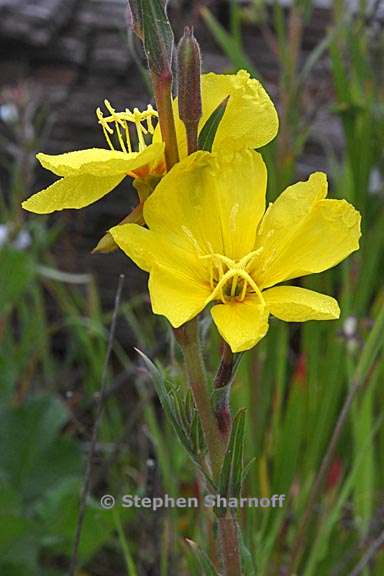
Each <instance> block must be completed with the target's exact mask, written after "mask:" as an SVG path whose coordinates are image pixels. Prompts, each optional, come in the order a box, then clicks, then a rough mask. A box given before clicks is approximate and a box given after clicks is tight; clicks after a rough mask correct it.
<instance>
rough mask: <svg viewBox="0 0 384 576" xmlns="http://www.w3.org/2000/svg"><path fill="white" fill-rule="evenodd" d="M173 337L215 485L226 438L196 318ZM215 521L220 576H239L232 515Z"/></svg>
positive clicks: (235, 526) (237, 537)
mask: <svg viewBox="0 0 384 576" xmlns="http://www.w3.org/2000/svg"><path fill="white" fill-rule="evenodd" d="M176 337H177V339H178V342H179V344H180V346H181V347H182V349H183V353H184V359H185V366H186V371H187V374H188V379H189V384H190V386H191V389H192V394H193V398H194V401H195V405H196V408H197V411H198V413H199V417H200V422H201V426H202V429H203V432H204V436H205V441H206V444H207V448H208V456H209V461H210V465H211V470H212V475H213V480H214V482H215V484H216V485H217V484H218V480H219V477H220V471H221V467H222V464H223V460H224V455H225V451H226V448H227V439H226V438H225V436H224V435H223V434H222V433H221V432H220V429H219V426H218V422H217V418H216V415H215V411H214V409H213V406H212V403H211V399H210V395H209V390H208V383H207V378H206V373H205V366H204V360H203V356H202V353H201V347H200V341H199V332H198V324H197V319H196V318H194V319H193V320H191V321H190V322H188V324H186V325H185V326H184V327H183V328H181V329H178V330H177V331H176ZM218 522H219V534H220V543H221V553H222V562H223V568H224V576H241V574H242V572H241V557H240V546H239V535H238V525H237V520H236V518H235V516H234V515H232V514H231V513H230V512H228V513H227V514H226V515H225V516H223V517H221V518H220V519H219V521H218Z"/></svg>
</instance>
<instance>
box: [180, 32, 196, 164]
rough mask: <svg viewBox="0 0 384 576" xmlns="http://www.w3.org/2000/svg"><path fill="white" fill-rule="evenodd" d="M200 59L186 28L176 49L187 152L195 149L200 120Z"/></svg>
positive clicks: (194, 39) (193, 40) (192, 38)
mask: <svg viewBox="0 0 384 576" xmlns="http://www.w3.org/2000/svg"><path fill="white" fill-rule="evenodd" d="M200 75H201V58H200V48H199V44H198V42H197V40H196V38H195V36H194V35H193V29H192V28H189V27H188V26H186V27H185V29H184V35H183V37H182V38H181V40H180V42H179V46H178V49H177V83H178V103H179V116H180V119H181V120H182V121H183V122H184V124H185V129H186V131H187V138H188V151H189V153H191V152H194V151H195V150H196V149H197V129H198V125H199V120H200V118H201V86H200Z"/></svg>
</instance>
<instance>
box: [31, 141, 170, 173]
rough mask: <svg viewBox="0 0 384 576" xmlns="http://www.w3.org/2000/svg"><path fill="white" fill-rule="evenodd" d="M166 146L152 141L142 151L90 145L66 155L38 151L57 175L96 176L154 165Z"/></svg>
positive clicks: (45, 165)
mask: <svg viewBox="0 0 384 576" xmlns="http://www.w3.org/2000/svg"><path fill="white" fill-rule="evenodd" d="M163 150H164V145H163V144H162V143H157V144H151V145H150V146H148V147H147V148H145V150H143V151H142V152H132V153H128V154H127V153H125V152H119V151H118V150H104V149H103V148H90V149H88V150H77V151H75V152H66V153H65V154H56V155H50V154H43V153H40V154H37V156H36V158H37V159H38V160H39V162H40V163H41V165H42V166H43V167H44V168H46V169H47V170H50V171H51V172H53V173H54V174H57V176H75V175H78V174H79V173H80V174H91V175H93V176H114V175H118V174H131V173H133V172H135V171H136V170H140V168H142V167H144V166H154V165H156V163H160V162H161V160H162V158H163Z"/></svg>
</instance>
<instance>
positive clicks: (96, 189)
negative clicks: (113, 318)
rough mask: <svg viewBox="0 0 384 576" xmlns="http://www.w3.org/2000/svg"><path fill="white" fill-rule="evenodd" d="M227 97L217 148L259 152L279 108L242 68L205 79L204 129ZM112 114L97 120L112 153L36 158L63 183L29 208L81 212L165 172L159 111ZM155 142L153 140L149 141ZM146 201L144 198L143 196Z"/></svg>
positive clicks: (181, 138) (181, 140) (180, 133)
mask: <svg viewBox="0 0 384 576" xmlns="http://www.w3.org/2000/svg"><path fill="white" fill-rule="evenodd" d="M227 96H229V97H230V98H229V102H228V105H227V108H226V111H225V113H224V116H223V118H222V121H221V123H220V125H219V128H218V131H217V133H216V137H215V141H214V144H213V150H215V151H216V150H221V151H223V152H227V151H234V150H239V149H244V148H259V147H260V146H264V145H265V144H267V143H268V142H269V141H270V140H272V138H274V137H275V135H276V133H277V129H278V118H277V113H276V110H275V108H274V106H273V103H272V101H271V100H270V98H269V96H268V94H267V93H266V91H265V90H264V88H263V87H262V85H261V84H260V82H258V81H257V80H254V79H251V78H250V77H249V74H248V73H247V72H245V71H244V70H242V71H240V72H238V73H237V74H235V75H223V74H205V75H203V76H202V107H203V114H202V119H201V122H200V128H202V127H203V126H204V124H205V122H206V121H207V120H208V118H209V116H210V115H211V114H212V112H213V111H214V110H215V108H216V107H217V106H218V104H220V102H222V101H223V100H224V98H226V97H227ZM105 106H106V108H107V110H108V115H107V116H104V115H103V113H102V112H101V110H100V109H98V110H97V117H98V121H99V124H100V125H101V127H102V129H103V132H104V136H105V139H106V141H107V144H108V146H109V149H101V148H91V149H88V150H78V151H75V152H67V153H65V154H58V155H50V154H37V159H38V160H39V162H40V163H41V164H42V166H43V167H44V168H46V169H47V170H50V171H51V172H53V173H54V174H56V175H57V176H60V177H61V179H60V180H58V181H57V182H55V183H54V184H52V185H51V186H49V187H48V188H46V189H45V190H42V191H40V192H38V193H36V194H34V195H33V196H31V198H29V199H28V200H26V201H25V202H23V204H22V206H23V208H24V209H25V210H29V211H30V212H35V213H37V214H49V213H51V212H54V211H56V210H63V209H65V208H83V207H84V206H88V205H89V204H92V203H93V202H96V201H97V200H99V199H101V198H103V197H104V196H105V195H106V194H108V193H109V192H111V191H112V190H113V189H114V188H116V186H117V185H118V184H120V182H121V181H122V180H123V179H124V178H125V177H127V176H130V177H131V178H134V179H138V180H139V181H140V182H143V181H145V180H146V179H147V178H148V177H150V176H153V175H155V176H161V175H163V174H164V172H165V162H164V144H163V142H162V139H161V132H160V127H159V125H157V126H156V127H154V123H153V122H154V121H156V119H157V116H158V114H157V112H156V111H155V110H154V109H153V108H152V106H151V105H149V106H148V107H147V109H146V110H144V111H143V112H140V111H139V110H138V109H137V108H135V109H134V110H133V112H132V111H130V110H128V109H126V110H125V111H124V112H116V110H115V109H114V108H113V107H112V106H111V104H110V103H109V101H108V100H105ZM173 107H174V114H175V122H176V131H177V140H178V144H179V148H180V157H181V158H183V157H185V156H186V136H185V127H184V124H183V123H182V121H181V120H180V119H179V116H178V111H177V98H176V99H175V100H174V103H173ZM130 125H131V126H132V125H133V126H134V128H135V130H136V136H137V138H136V139H137V141H138V150H134V149H133V144H132V139H131V136H130ZM151 139H152V140H151ZM144 200H145V198H144Z"/></svg>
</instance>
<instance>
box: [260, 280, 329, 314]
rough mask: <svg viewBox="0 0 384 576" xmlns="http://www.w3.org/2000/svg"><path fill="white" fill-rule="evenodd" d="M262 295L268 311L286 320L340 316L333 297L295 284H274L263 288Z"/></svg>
mask: <svg viewBox="0 0 384 576" xmlns="http://www.w3.org/2000/svg"><path fill="white" fill-rule="evenodd" d="M263 297H264V300H265V303H266V305H267V307H268V308H269V311H270V313H271V314H273V315H274V316H276V318H280V320H285V321H286V322H306V321H307V320H335V319H336V318H339V316H340V308H339V305H338V303H337V301H336V300H335V299H334V298H331V296H326V295H325V294H319V292H314V291H313V290H306V289H305V288H299V287H297V286H276V287H275V288H270V289H269V290H265V292H263Z"/></svg>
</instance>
